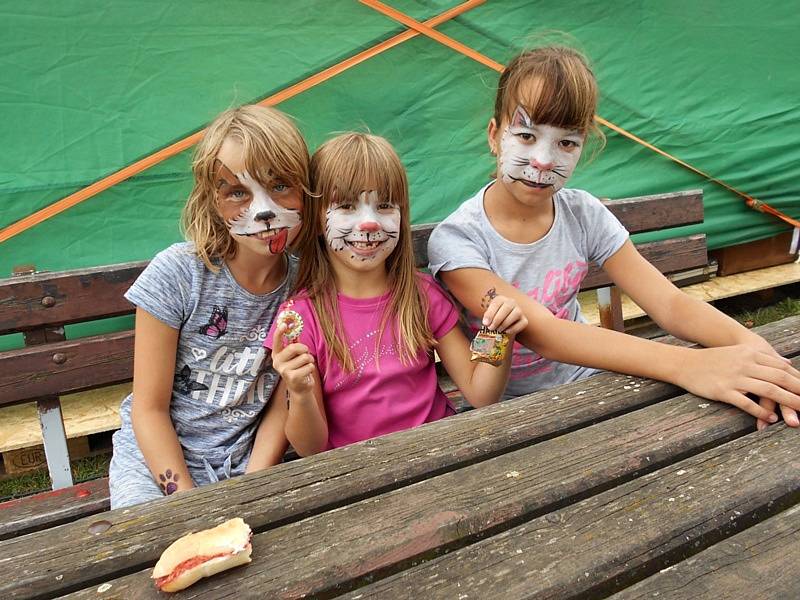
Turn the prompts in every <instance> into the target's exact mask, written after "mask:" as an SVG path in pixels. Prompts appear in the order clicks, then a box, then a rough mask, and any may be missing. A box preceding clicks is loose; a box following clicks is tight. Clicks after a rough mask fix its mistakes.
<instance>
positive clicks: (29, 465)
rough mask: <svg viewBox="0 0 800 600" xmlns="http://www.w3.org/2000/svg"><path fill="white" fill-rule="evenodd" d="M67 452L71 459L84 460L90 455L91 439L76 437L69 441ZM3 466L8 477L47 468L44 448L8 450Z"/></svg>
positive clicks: (38, 446) (4, 453)
mask: <svg viewBox="0 0 800 600" xmlns="http://www.w3.org/2000/svg"><path fill="white" fill-rule="evenodd" d="M67 451H68V454H69V458H70V459H73V460H74V459H76V458H83V457H84V456H88V455H89V438H87V437H86V436H80V437H75V438H71V439H68V440H67ZM3 466H4V467H5V470H6V474H7V475H18V474H20V473H27V472H29V471H36V470H38V469H44V468H46V467H47V458H46V457H45V452H44V446H43V445H41V444H39V445H36V446H31V447H28V448H18V449H16V450H6V451H5V452H3Z"/></svg>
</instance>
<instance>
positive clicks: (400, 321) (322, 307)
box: [296, 133, 436, 371]
mask: <svg viewBox="0 0 800 600" xmlns="http://www.w3.org/2000/svg"><path fill="white" fill-rule="evenodd" d="M311 186H312V189H313V195H312V196H311V197H310V198H309V199H308V200H307V205H306V206H307V208H306V215H308V217H307V219H306V220H305V221H304V223H303V230H301V233H300V240H299V241H298V245H299V247H300V248H302V256H301V258H300V270H299V274H298V279H297V286H296V289H298V290H304V291H305V293H307V294H308V296H309V299H310V300H311V302H312V304H313V305H314V308H315V310H316V313H317V316H318V318H319V322H320V325H321V327H322V332H323V334H324V336H325V342H326V344H327V347H328V354H329V358H330V356H331V355H332V356H335V357H336V358H337V359H338V360H339V362H340V363H341V365H342V367H343V368H344V369H345V370H346V371H353V370H354V369H355V363H354V362H353V357H352V355H351V353H350V350H349V348H348V345H347V342H346V339H347V338H346V336H345V335H344V331H343V329H342V323H341V318H340V317H339V306H338V302H337V295H336V285H335V283H336V282H335V278H334V272H333V268H332V266H331V262H330V260H331V259H330V256H329V253H328V243H327V240H326V239H325V214H326V211H327V209H328V207H329V206H330V205H331V204H332V202H333V201H334V199H335V201H336V202H344V201H355V202H357V201H358V200H357V199H358V196H359V194H361V193H362V192H364V191H369V190H375V191H376V192H377V193H378V196H379V197H380V198H381V199H382V200H386V201H388V202H391V203H394V204H397V205H398V206H399V208H400V233H399V238H398V241H397V246H396V247H395V249H394V250H393V251H392V253H391V254H390V255H389V257H388V258H387V259H386V271H387V274H388V277H389V293H390V300H389V302H388V303H387V305H386V308H385V310H384V314H383V315H382V317H381V324H380V328H379V333H378V336H377V337H378V339H377V340H376V342H375V343H376V345H379V344H380V337H381V335H382V332H383V331H384V330H385V328H386V327H387V326H391V327H393V330H394V333H395V346H396V351H397V353H398V356H399V358H400V361H401V362H403V363H404V364H408V363H410V362H412V361H413V360H414V359H415V358H416V357H417V355H418V354H419V352H420V351H425V352H429V351H430V350H431V349H432V348H433V347H434V345H435V344H436V340H435V338H434V337H433V333H432V331H431V328H430V325H429V324H428V318H427V314H428V302H427V296H426V295H425V294H424V293H422V291H421V289H420V282H419V279H420V274H419V273H418V272H417V270H416V267H415V265H414V249H413V246H412V243H411V223H410V210H409V199H408V180H407V179H406V172H405V169H404V168H403V165H402V163H401V162H400V158H399V157H398V156H397V153H396V152H395V151H394V149H393V148H392V146H391V144H389V142H388V141H386V140H385V139H383V138H382V137H379V136H376V135H370V134H366V133H345V134H342V135H339V136H337V137H335V138H333V139H331V140H329V141H327V142H325V143H324V144H323V145H322V146H320V147H319V149H317V151H316V152H315V153H314V155H313V156H312V157H311ZM377 356H378V353H376V360H377Z"/></svg>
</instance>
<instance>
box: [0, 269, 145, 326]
mask: <svg viewBox="0 0 800 600" xmlns="http://www.w3.org/2000/svg"><path fill="white" fill-rule="evenodd" d="M145 266H147V261H140V262H130V263H121V264H116V265H107V266H102V267H92V268H89V269H75V270H72V271H60V272H57V273H36V274H33V275H24V276H17V277H12V278H8V279H0V309H2V310H0V335H4V334H6V333H13V332H16V331H20V330H26V329H34V328H36V327H41V326H43V325H63V324H69V323H77V322H79V321H88V320H92V319H100V318H104V317H114V316H119V315H124V314H129V313H132V312H133V310H134V307H133V305H132V304H131V303H130V302H128V301H127V300H125V298H124V297H123V293H124V292H125V291H126V290H127V289H128V288H129V287H130V286H131V284H132V283H133V281H134V280H135V279H136V278H137V277H138V276H139V274H140V273H141V272H142V270H143V269H144V267H145Z"/></svg>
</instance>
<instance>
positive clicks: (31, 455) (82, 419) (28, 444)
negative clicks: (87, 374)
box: [0, 383, 131, 475]
mask: <svg viewBox="0 0 800 600" xmlns="http://www.w3.org/2000/svg"><path fill="white" fill-rule="evenodd" d="M130 390H131V384H130V383H126V384H121V385H114V386H110V387H106V388H100V389H97V390H91V391H88V392H81V393H79V394H69V395H66V396H61V405H62V408H63V414H64V429H65V431H66V434H67V446H68V448H69V454H70V457H71V458H82V457H84V456H87V455H88V454H89V452H90V448H89V443H88V439H89V436H90V435H92V434H95V433H101V432H106V431H113V430H115V429H119V426H120V420H119V405H120V403H121V402H122V399H123V398H124V397H125V396H126V395H127V394H129V393H130ZM0 454H2V457H3V465H4V469H5V474H6V475H11V474H18V473H23V472H26V471H32V470H36V469H41V468H45V467H46V466H47V461H46V458H45V454H44V448H43V447H42V429H41V427H40V425H39V417H38V414H37V412H36V406H35V405H34V404H17V405H14V406H8V407H4V408H0Z"/></svg>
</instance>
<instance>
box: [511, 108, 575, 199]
mask: <svg viewBox="0 0 800 600" xmlns="http://www.w3.org/2000/svg"><path fill="white" fill-rule="evenodd" d="M584 139H585V135H584V134H582V133H581V132H579V131H575V130H569V129H563V128H561V127H554V126H552V125H540V124H537V123H534V122H533V121H532V120H531V118H530V116H528V113H527V112H526V111H525V109H524V108H522V107H521V106H518V107H517V109H516V110H515V111H514V116H513V117H512V119H511V123H509V124H508V126H507V127H506V128H505V130H504V131H503V135H502V138H501V139H500V173H501V175H502V178H503V182H504V183H506V184H515V183H516V184H519V185H523V186H525V187H527V188H529V189H532V190H536V189H541V190H546V191H549V192H550V193H555V192H557V191H558V190H560V189H561V188H562V187H564V184H565V183H566V182H567V180H568V179H569V178H570V176H571V175H572V172H573V171H574V170H575V166H576V165H577V164H578V159H580V157H581V151H582V150H583V142H584Z"/></svg>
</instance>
